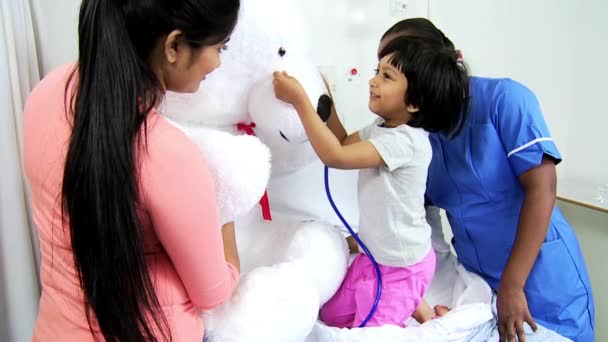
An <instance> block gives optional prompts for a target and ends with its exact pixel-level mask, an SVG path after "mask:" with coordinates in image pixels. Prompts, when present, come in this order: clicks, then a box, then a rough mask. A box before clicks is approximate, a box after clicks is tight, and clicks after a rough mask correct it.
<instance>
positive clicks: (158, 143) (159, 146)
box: [144, 109, 200, 160]
mask: <svg viewBox="0 0 608 342" xmlns="http://www.w3.org/2000/svg"><path fill="white" fill-rule="evenodd" d="M144 130H145V133H144V136H145V139H146V142H145V146H146V148H147V150H148V153H149V154H154V155H162V156H164V158H167V159H168V160H169V159H179V160H183V159H186V160H187V159H188V158H192V157H193V156H194V157H196V158H199V157H200V153H198V150H197V148H196V145H195V144H194V143H193V142H192V141H191V140H190V139H189V138H188V136H187V135H186V134H185V133H184V132H183V131H182V130H180V129H179V128H177V127H176V126H175V125H173V124H172V123H171V122H170V121H169V120H167V119H166V118H164V117H163V116H162V115H161V114H160V113H159V112H158V111H156V109H153V110H152V111H151V112H150V113H149V114H148V117H147V118H146V124H145V126H144Z"/></svg>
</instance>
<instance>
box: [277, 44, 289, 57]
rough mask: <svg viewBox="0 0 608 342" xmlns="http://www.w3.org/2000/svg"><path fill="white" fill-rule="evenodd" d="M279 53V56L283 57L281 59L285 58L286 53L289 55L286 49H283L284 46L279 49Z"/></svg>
mask: <svg viewBox="0 0 608 342" xmlns="http://www.w3.org/2000/svg"><path fill="white" fill-rule="evenodd" d="M278 52H279V56H281V57H283V56H285V53H287V51H285V49H283V47H282V46H281V47H280V48H279V51H278Z"/></svg>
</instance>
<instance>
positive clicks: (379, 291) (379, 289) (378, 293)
mask: <svg viewBox="0 0 608 342" xmlns="http://www.w3.org/2000/svg"><path fill="white" fill-rule="evenodd" d="M325 193H326V194H327V199H328V200H329V203H330V204H331V207H332V208H333V209H334V211H335V212H336V215H338V218H340V221H342V223H343V224H344V226H345V227H346V229H348V231H349V232H350V234H351V235H352V236H353V237H354V238H355V240H357V243H358V244H359V246H361V249H363V252H365V254H367V257H368V258H369V259H370V260H371V261H372V264H373V265H374V269H375V270H376V275H377V277H378V284H377V287H376V300H374V305H372V308H371V310H369V314H367V317H365V319H364V320H363V322H361V324H360V325H359V328H363V327H365V325H366V324H367V322H368V321H369V320H370V319H371V318H372V316H374V312H376V309H377V308H378V303H379V302H380V297H381V296H382V274H381V273H380V266H379V265H378V263H377V262H376V259H374V256H373V255H372V253H370V251H369V250H368V249H367V247H366V246H365V244H363V241H361V239H359V236H358V235H357V233H355V232H354V231H353V229H352V228H351V227H350V225H349V224H348V222H346V220H345V219H344V217H343V216H342V214H341V213H340V210H338V208H337V207H336V204H335V203H334V200H333V198H332V197H331V192H330V191H329V168H328V167H327V166H325Z"/></svg>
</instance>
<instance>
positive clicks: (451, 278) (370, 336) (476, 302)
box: [306, 250, 569, 342]
mask: <svg viewBox="0 0 608 342" xmlns="http://www.w3.org/2000/svg"><path fill="white" fill-rule="evenodd" d="M426 299H427V301H428V302H429V304H430V305H431V306H434V305H436V304H443V305H447V306H449V307H450V308H453V309H452V310H451V311H450V312H449V313H447V314H446V315H445V316H443V317H440V318H436V319H433V320H431V321H428V322H426V323H424V324H421V325H420V324H418V323H417V322H416V321H415V320H414V319H410V320H408V322H407V325H408V327H406V328H400V327H398V326H394V325H385V326H382V327H370V328H354V329H340V328H333V327H328V326H326V325H325V324H323V322H320V321H319V322H317V324H316V325H315V327H314V329H313V331H312V333H311V334H310V335H309V336H308V338H307V339H306V342H363V341H383V342H384V341H395V342H408V341H412V342H424V341H429V342H431V341H433V342H436V341H449V342H456V341H498V340H499V339H498V331H497V329H496V309H495V308H496V304H495V295H494V294H493V292H492V290H491V288H490V287H489V286H488V284H487V283H486V282H485V281H484V280H483V279H482V278H481V277H479V276H477V275H476V274H473V273H471V272H468V271H467V270H465V268H464V267H463V266H462V265H461V264H460V263H459V262H458V260H457V258H456V256H454V255H453V254H452V253H450V252H449V251H445V250H443V251H438V253H437V270H436V274H435V278H434V279H433V283H432V284H431V287H430V288H429V291H428V293H427V295H426ZM526 341H532V342H534V341H555V342H561V341H569V340H568V339H566V338H564V337H562V336H560V335H558V334H557V333H555V332H553V331H551V330H548V329H546V328H543V327H541V326H539V330H538V331H537V332H536V333H532V331H531V330H530V329H529V327H527V326H526Z"/></svg>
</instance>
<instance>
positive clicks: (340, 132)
mask: <svg viewBox="0 0 608 342" xmlns="http://www.w3.org/2000/svg"><path fill="white" fill-rule="evenodd" d="M323 80H324V81H325V79H323ZM325 85H326V86H327V89H328V91H329V89H330V88H329V86H328V85H327V82H326V83H325ZM329 95H330V96H331V91H330V93H329ZM327 127H328V128H329V129H330V130H331V131H332V133H333V134H334V135H335V136H336V138H338V140H339V141H340V144H341V145H351V144H354V143H357V142H359V141H361V138H360V137H359V132H354V133H352V134H350V135H349V134H348V133H347V132H346V129H345V128H344V126H343V125H342V122H340V117H339V116H338V113H337V112H336V106H335V103H334V104H332V106H331V112H330V114H329V119H327Z"/></svg>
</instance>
